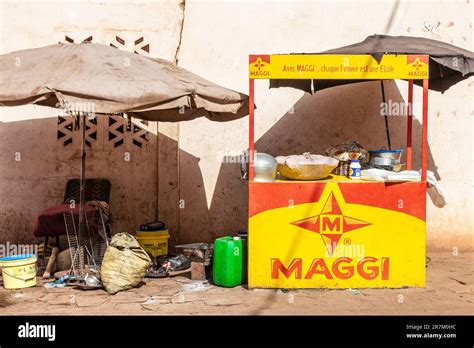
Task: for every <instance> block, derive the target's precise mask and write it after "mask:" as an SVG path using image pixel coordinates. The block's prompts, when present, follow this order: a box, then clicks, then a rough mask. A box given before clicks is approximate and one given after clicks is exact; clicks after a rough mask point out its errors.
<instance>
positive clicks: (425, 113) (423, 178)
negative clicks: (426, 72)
mask: <svg viewBox="0 0 474 348" xmlns="http://www.w3.org/2000/svg"><path fill="white" fill-rule="evenodd" d="M427 167H428V80H423V130H422V147H421V181H426V170H427Z"/></svg>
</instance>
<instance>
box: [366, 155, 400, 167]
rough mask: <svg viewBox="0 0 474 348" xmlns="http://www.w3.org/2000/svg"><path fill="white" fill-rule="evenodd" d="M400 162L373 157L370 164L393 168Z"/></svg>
mask: <svg viewBox="0 0 474 348" xmlns="http://www.w3.org/2000/svg"><path fill="white" fill-rule="evenodd" d="M399 163H400V161H399V160H395V159H391V158H385V157H371V158H370V164H375V165H377V166H392V165H395V164H399Z"/></svg>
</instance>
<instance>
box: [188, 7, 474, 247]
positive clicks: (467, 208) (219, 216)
mask: <svg viewBox="0 0 474 348" xmlns="http://www.w3.org/2000/svg"><path fill="white" fill-rule="evenodd" d="M472 13H473V5H472V3H471V2H469V1H457V2H454V1H431V2H428V1H412V2H406V1H377V2H376V1H370V2H369V1H367V2H363V1H357V2H356V1H348V2H340V1H324V2H322V1H315V2H309V1H288V2H273V3H272V2H262V1H235V2H219V3H217V2H207V1H187V2H186V17H185V18H186V20H185V26H184V31H183V43H182V49H181V54H180V64H181V65H182V66H183V67H185V68H189V69H191V70H193V71H195V72H196V73H199V74H202V75H205V76H206V77H207V78H209V79H211V80H213V81H215V82H217V83H220V84H222V85H224V86H228V87H231V88H235V89H238V90H242V91H247V90H248V82H247V79H246V76H247V60H248V54H249V53H254V54H255V53H286V52H288V53H289V52H317V51H321V50H326V49H330V48H334V47H338V46H343V45H346V44H351V43H354V42H358V41H360V40H363V39H364V38H365V37H366V36H368V35H371V34H374V33H379V34H389V35H408V36H410V35H413V36H422V37H427V38H433V39H438V40H442V41H446V42H450V43H453V44H454V45H458V46H461V47H465V48H467V49H469V50H471V51H472V50H473V49H474V47H473V41H472V40H473V36H472ZM438 23H439V26H438ZM429 26H431V27H434V28H435V29H432V31H428V30H427V29H426V27H429ZM397 86H398V88H396V86H395V85H393V84H389V85H388V87H387V89H388V91H387V93H388V94H387V97H388V98H392V99H394V100H401V98H403V99H405V100H406V95H407V84H406V83H405V82H397ZM473 89H474V80H473V79H470V80H468V81H464V82H462V83H460V84H458V85H457V86H455V87H453V88H452V89H450V90H449V91H447V92H446V93H445V94H444V95H441V94H439V93H435V92H430V96H429V97H430V108H429V116H430V121H431V122H430V125H429V143H430V151H429V154H430V157H429V169H430V170H433V171H435V172H436V173H437V175H438V178H439V180H440V184H441V186H442V189H443V192H444V193H445V195H446V199H447V201H448V206H446V207H445V208H443V209H438V208H436V207H434V205H433V204H432V203H431V201H430V200H429V198H428V203H427V205H428V227H427V240H428V247H429V248H431V249H433V248H448V249H452V248H454V247H457V248H459V249H472V248H473V246H474V244H473V221H472V216H473V204H472V183H473V182H472V178H473V176H472V169H473V167H472V159H473V157H472V152H471V149H472V144H473V143H472V137H473V133H472V130H473V121H472V117H473V115H474V111H473V99H472V95H473ZM256 96H257V99H256V104H257V106H258V109H257V110H256V120H257V122H256V139H257V140H256V141H257V146H256V149H257V150H260V151H266V152H269V153H271V154H274V155H278V154H283V153H284V154H289V153H294V152H298V153H301V152H303V151H308V150H311V151H315V152H318V153H321V152H322V151H323V150H324V148H326V147H327V146H328V145H330V144H335V143H338V142H343V141H345V140H349V139H357V140H359V141H361V143H362V144H364V145H366V146H367V147H379V146H381V145H385V133H384V132H385V130H384V123H383V119H382V117H380V116H377V115H379V103H380V98H381V97H380V88H379V85H378V84H377V83H375V84H374V83H367V84H364V85H357V86H348V87H344V88H338V89H331V90H326V91H323V92H321V93H318V94H316V95H314V96H310V95H308V94H306V95H305V94H303V92H300V91H296V90H291V89H280V90H268V82H257V83H256ZM415 100H418V101H420V102H421V95H420V91H419V88H416V90H415ZM291 107H294V111H295V112H294V114H290V113H288V110H290V109H291ZM418 110H419V109H418ZM415 112H416V116H417V119H418V121H415V124H414V127H415V129H414V136H415V146H418V148H417V149H416V150H415V154H414V155H415V156H416V157H415V158H416V161H415V165H419V164H420V159H419V157H420V156H421V154H420V151H419V150H420V149H419V146H420V142H419V140H420V138H421V132H420V122H421V121H420V116H421V115H420V112H417V109H416V108H415ZM247 122H248V121H247V118H246V119H243V120H238V121H235V122H231V123H226V124H217V125H216V124H212V123H211V122H209V121H207V120H198V121H196V122H194V123H192V124H191V123H189V124H182V125H181V126H180V146H181V149H182V150H184V151H188V152H189V153H192V154H193V155H195V156H196V157H198V158H200V162H199V169H200V172H199V173H196V174H193V175H192V178H191V179H189V178H185V177H184V176H183V175H182V176H181V196H182V197H183V198H184V199H186V200H187V202H188V206H190V207H191V206H192V207H193V208H195V207H198V209H197V210H196V209H193V210H191V209H185V210H183V211H182V212H181V235H182V237H183V238H186V240H189V241H191V240H199V239H202V238H206V237H207V236H213V237H216V236H218V235H223V234H227V233H233V232H234V231H235V230H236V229H239V228H242V227H243V226H245V217H246V187H245V184H244V183H243V182H242V181H241V180H240V179H239V169H238V166H237V165H236V164H234V165H233V164H223V163H222V162H221V161H220V156H221V155H222V154H223V153H224V154H227V153H232V152H234V153H238V152H240V151H241V150H243V149H246V148H247ZM389 122H390V127H391V130H392V139H393V142H394V145H396V146H401V147H403V146H404V142H405V122H404V120H403V119H400V118H399V119H397V118H392V119H390V121H389ZM196 144H200V145H199V146H197V145H196ZM193 166H194V163H191V166H190V165H189V163H188V162H187V161H183V160H182V161H181V169H180V170H181V172H183V173H184V172H188V171H189V169H190V167H191V168H192V167H193ZM197 174H200V175H197ZM201 176H202V180H203V185H202V184H201V182H200V180H201Z"/></svg>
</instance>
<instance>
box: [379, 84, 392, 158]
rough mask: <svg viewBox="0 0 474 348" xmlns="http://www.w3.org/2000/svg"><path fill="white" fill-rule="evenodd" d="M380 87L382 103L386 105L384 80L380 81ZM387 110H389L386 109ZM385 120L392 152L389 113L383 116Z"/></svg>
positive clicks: (388, 142) (388, 143)
mask: <svg viewBox="0 0 474 348" xmlns="http://www.w3.org/2000/svg"><path fill="white" fill-rule="evenodd" d="M380 87H381V88H382V102H383V105H386V104H385V88H384V85H383V80H380ZM384 109H385V110H386V109H387V108H384ZM383 117H384V119H385V132H386V133H387V145H388V149H389V150H391V149H392V142H391V141H390V128H388V115H387V113H385V115H384V116H383Z"/></svg>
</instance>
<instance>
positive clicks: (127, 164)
mask: <svg viewBox="0 0 474 348" xmlns="http://www.w3.org/2000/svg"><path fill="white" fill-rule="evenodd" d="M180 18H182V9H181V7H180V5H179V3H178V2H177V1H173V2H154V3H150V2H143V1H135V2H133V4H132V3H126V2H99V1H82V2H68V1H64V2H58V1H55V2H38V1H36V2H16V1H15V2H13V1H12V2H8V1H2V2H1V5H0V23H1V25H0V29H1V32H0V33H1V39H0V52H1V53H6V52H10V51H14V50H19V49H26V48H32V47H40V46H45V45H50V44H55V43H58V42H65V41H66V40H73V41H74V42H81V41H82V40H84V39H87V38H89V37H91V36H92V41H93V42H96V43H104V44H113V45H115V46H116V47H119V48H120V49H124V50H129V51H137V52H138V53H140V54H144V55H148V52H147V48H146V45H149V49H148V51H149V54H150V55H152V56H157V57H163V58H165V59H169V60H174V58H175V54H176V50H177V45H178V43H179V37H180V31H181V25H180V24H181V23H180ZM66 37H67V38H66ZM140 38H143V41H141V42H137V41H139V39H140ZM91 83H93V81H91ZM0 112H1V114H0V163H1V165H0V197H1V199H0V221H1V223H0V241H5V240H9V241H11V242H17V243H20V242H31V241H32V240H33V236H32V224H33V221H34V218H35V216H36V214H37V212H38V211H40V210H41V209H44V208H47V207H49V206H53V205H57V204H60V203H62V201H63V197H64V190H65V185H66V181H67V180H68V179H70V178H73V177H79V173H80V157H79V155H80V153H79V150H80V139H81V137H80V131H78V130H75V131H70V130H68V129H67V128H66V127H64V124H63V125H61V126H58V125H57V123H58V119H57V117H56V116H57V111H56V110H51V109H49V108H44V107H34V106H27V107H19V108H8V109H6V108H2V109H1V110H0ZM115 120H116V121H117V122H116V123H114V124H113V125H110V124H109V121H108V119H106V118H98V120H97V121H98V124H97V125H94V124H89V126H90V127H91V129H90V130H89V131H88V135H89V136H88V140H89V141H90V142H91V147H89V148H88V151H87V162H86V163H87V168H86V175H87V177H90V178H94V177H103V178H107V179H109V180H110V181H111V183H112V189H111V202H110V203H111V204H110V205H111V210H112V213H113V225H112V228H113V231H114V232H120V231H129V232H133V231H135V229H136V228H137V226H138V225H139V224H141V223H144V222H147V221H152V220H154V219H155V216H156V214H157V201H158V199H157V196H158V195H157V192H158V186H157V185H158V165H159V161H158V157H159V156H158V145H159V141H158V136H157V134H158V127H157V124H156V123H154V122H151V123H150V124H148V125H146V124H143V123H141V122H139V121H134V122H135V123H134V126H138V127H140V129H141V130H140V131H139V132H138V133H134V132H133V131H132V130H131V129H130V130H128V131H127V130H126V128H124V130H123V131H121V130H120V129H119V128H120V127H121V126H124V127H126V125H127V122H126V121H124V120H121V119H120V118H115ZM71 122H72V120H71V118H70V117H67V121H66V123H67V124H70V123H71ZM134 126H132V127H134ZM58 130H60V131H62V132H64V133H65V134H66V136H65V137H62V138H61V139H57V132H58ZM94 131H95V132H96V136H95V138H96V139H93V138H92V137H91V135H92V133H93V132H94ZM109 135H110V136H109ZM142 135H143V136H144V137H146V139H144V138H142V137H141V136H142ZM109 138H113V139H109ZM65 139H72V143H70V144H68V145H66V146H65V145H64V140H65ZM134 140H135V142H138V143H140V144H142V147H138V146H137V145H135V144H134ZM122 141H123V144H121V145H119V146H115V145H116V144H119V142H122ZM18 154H19V155H20V157H19V159H20V160H18V161H17V159H18V157H17V156H18ZM128 157H129V158H128ZM175 157H176V149H175ZM127 159H129V160H127ZM165 159H166V158H165Z"/></svg>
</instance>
